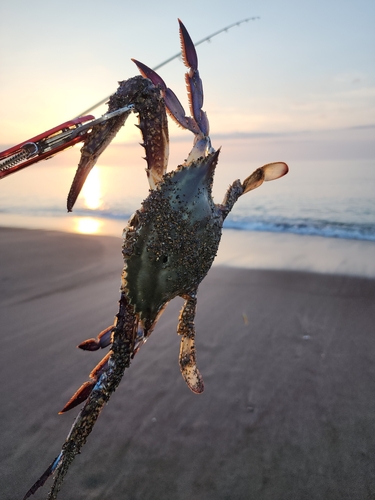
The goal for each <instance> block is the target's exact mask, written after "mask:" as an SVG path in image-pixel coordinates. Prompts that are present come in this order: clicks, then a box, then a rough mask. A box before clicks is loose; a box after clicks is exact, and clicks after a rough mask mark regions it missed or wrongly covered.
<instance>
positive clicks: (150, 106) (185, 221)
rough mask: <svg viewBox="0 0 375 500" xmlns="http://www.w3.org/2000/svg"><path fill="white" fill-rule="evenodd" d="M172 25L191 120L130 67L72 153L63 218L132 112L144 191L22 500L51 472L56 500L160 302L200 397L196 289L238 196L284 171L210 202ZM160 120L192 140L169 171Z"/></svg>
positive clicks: (188, 53) (259, 175)
mask: <svg viewBox="0 0 375 500" xmlns="http://www.w3.org/2000/svg"><path fill="white" fill-rule="evenodd" d="M179 25H180V38H181V46H182V58H183V62H184V64H185V66H186V67H187V68H188V72H187V73H186V75H185V80H186V86H187V93H188V96H189V105H190V112H191V116H190V117H189V116H186V114H185V111H184V109H183V107H182V105H181V103H180V101H179V100H178V98H177V97H176V95H175V94H174V93H173V91H172V90H171V89H169V88H168V87H167V86H166V84H165V83H164V81H163V80H162V78H161V77H160V76H159V75H158V74H157V73H155V72H154V71H153V70H151V69H150V68H148V67H147V66H145V65H144V64H142V63H140V62H139V61H136V60H134V59H133V61H134V62H135V64H136V65H137V66H138V68H139V70H140V72H141V76H136V77H134V78H130V79H128V80H126V81H123V82H120V84H119V88H118V90H117V92H116V93H115V94H113V95H112V96H111V97H110V99H109V109H108V112H109V113H110V112H113V111H115V110H118V109H120V108H124V107H126V106H127V107H128V111H126V112H125V113H122V114H120V115H117V116H114V118H111V119H109V120H107V121H105V122H103V123H100V124H98V125H95V126H94V127H93V129H92V131H91V133H90V134H88V137H87V138H86V140H85V143H84V146H83V148H82V150H81V152H82V155H81V159H80V162H79V165H78V169H77V172H76V175H75V178H74V180H73V184H72V187H71V190H70V192H69V195H68V211H71V210H72V208H73V206H74V203H75V201H76V199H77V197H78V195H79V192H80V190H81V188H82V186H83V184H84V182H85V179H86V177H87V175H88V173H89V172H90V170H91V169H92V167H93V166H94V165H95V163H96V161H97V159H98V157H99V155H100V154H101V153H102V152H103V150H104V149H105V148H106V147H107V146H108V145H109V143H110V142H111V140H112V139H113V138H114V137H115V135H116V133H117V132H118V130H119V129H120V128H121V127H122V126H123V125H124V123H125V120H126V118H127V117H128V116H129V114H130V112H131V111H134V112H136V113H138V117H139V125H138V126H139V128H140V130H141V133H142V136H143V143H142V146H143V147H144V149H145V152H146V157H145V159H146V161H147V169H146V172H147V177H148V181H149V185H150V193H149V196H148V197H147V198H146V199H145V200H144V202H143V203H142V206H141V208H140V209H139V210H137V211H136V212H135V214H134V215H133V216H132V217H131V218H130V220H129V222H128V224H127V226H126V228H125V229H124V233H123V247H122V253H123V258H124V268H123V272H122V276H121V289H120V300H119V311H118V313H117V315H116V317H115V321H114V324H113V325H111V326H109V327H108V328H107V329H105V330H104V331H103V332H101V333H100V334H99V335H98V337H96V338H95V339H89V340H86V341H84V342H82V344H80V346H79V347H80V348H82V349H85V350H97V349H100V348H105V347H108V346H110V351H109V353H108V354H107V355H106V356H105V357H104V358H103V360H102V361H101V362H100V363H99V364H98V366H96V367H95V368H94V370H93V371H92V372H91V373H90V380H89V381H88V382H86V383H84V384H83V385H82V386H81V387H80V388H79V389H78V391H77V392H76V393H75V394H74V395H73V396H72V398H71V399H70V401H68V403H67V404H66V405H65V406H64V408H63V409H62V411H61V413H62V412H65V411H68V410H70V409H71V408H73V407H75V406H77V405H78V404H81V403H83V402H84V401H85V403H84V406H83V408H82V409H81V410H80V412H79V414H78V417H77V418H76V420H75V422H74V424H73V427H72V429H71V431H70V433H69V435H68V437H67V439H66V441H65V443H64V445H63V447H62V450H61V452H60V454H59V455H58V456H57V457H56V458H55V459H54V460H53V462H52V463H51V465H50V466H49V467H48V469H47V470H46V471H45V473H44V474H43V475H42V476H41V478H40V479H39V480H38V481H37V482H36V483H35V484H34V485H33V487H32V488H31V489H30V490H29V491H28V492H27V494H26V495H25V497H24V498H25V499H26V498H28V497H29V496H31V495H32V494H33V493H35V491H36V490H37V489H38V488H39V487H40V486H42V485H43V484H44V483H45V481H46V480H47V479H48V477H49V476H50V475H52V474H54V483H53V486H52V489H51V491H50V494H49V497H48V498H49V499H54V498H56V497H57V493H58V491H59V489H60V487H61V484H62V481H63V479H64V476H65V474H66V473H67V471H68V468H69V466H70V464H71V462H72V461H73V459H74V457H75V455H76V454H78V453H79V452H80V450H81V448H82V446H83V445H84V444H85V442H86V440H87V437H88V435H89V434H90V432H91V430H92V428H93V426H94V424H95V421H96V419H97V417H98V415H99V413H100V411H101V410H102V408H103V406H104V405H105V403H106V402H107V401H108V400H109V398H110V396H111V394H112V392H113V391H114V390H115V389H116V388H117V386H118V384H119V383H120V380H121V378H122V376H123V374H124V371H125V369H126V368H128V367H129V365H130V362H131V359H132V358H133V357H134V355H135V354H136V353H137V352H138V350H139V349H140V347H141V346H142V344H144V343H145V341H146V340H147V338H148V337H149V336H150V334H151V332H152V331H153V329H154V327H155V325H156V323H157V321H158V318H159V317H160V315H161V314H162V312H163V310H164V308H165V307H166V305H167V304H168V302H169V301H170V300H172V299H173V298H174V297H177V296H180V297H182V298H183V299H184V300H185V302H184V305H183V307H182V310H181V312H180V317H179V322H178V328H177V333H178V334H179V335H180V336H181V347H180V353H179V364H180V369H181V373H182V376H183V378H184V380H185V381H186V383H187V385H188V387H189V388H190V389H191V390H192V391H193V392H194V393H201V392H202V391H203V389H204V385H203V379H202V376H201V374H200V372H199V370H198V368H197V363H196V351H195V327H194V317H195V311H196V304H197V290H198V286H199V284H200V283H201V281H202V280H203V278H204V277H205V276H206V274H207V272H208V271H209V269H210V267H211V265H212V263H213V261H214V258H215V256H216V253H217V250H218V246H219V242H220V237H221V231H222V226H223V222H224V220H225V218H226V217H227V215H228V213H229V212H230V211H231V209H232V207H233V205H234V204H235V202H236V201H237V200H238V198H239V197H240V196H242V195H243V194H245V193H247V192H248V191H251V190H253V189H255V188H257V187H259V186H260V185H261V184H262V183H263V181H269V180H273V179H278V178H279V177H282V176H283V175H285V174H286V173H287V172H288V167H287V165H286V164H285V163H283V162H276V163H269V164H267V165H264V166H263V167H261V168H258V169H257V170H255V172H253V173H252V174H251V175H250V176H249V177H247V178H246V179H245V180H244V181H243V182H240V181H239V180H236V181H234V182H233V184H232V185H231V186H230V187H229V188H228V190H227V192H226V194H225V196H224V200H223V202H222V203H220V204H215V203H214V201H213V198H212V194H211V190H212V184H213V177H214V172H215V168H216V165H217V162H218V158H219V153H220V149H219V150H217V151H215V150H214V149H213V147H212V145H211V141H210V137H209V124H208V119H207V115H206V113H205V112H204V111H203V110H202V106H203V87H202V80H201V78H200V76H199V72H198V61H197V55H196V51H195V48H194V44H193V42H192V40H191V38H190V36H189V34H188V32H187V30H186V28H185V26H184V25H183V24H182V22H181V21H179ZM167 113H168V114H169V115H170V116H171V117H172V119H173V120H175V121H176V122H177V123H178V125H180V126H181V127H183V128H184V129H187V130H189V131H190V132H192V133H193V134H194V143H193V148H192V150H191V151H190V153H189V155H188V157H187V159H186V160H185V161H184V163H182V164H181V165H179V166H178V167H177V168H176V170H174V171H172V172H169V173H167V172H166V170H167V163H168V126H167Z"/></svg>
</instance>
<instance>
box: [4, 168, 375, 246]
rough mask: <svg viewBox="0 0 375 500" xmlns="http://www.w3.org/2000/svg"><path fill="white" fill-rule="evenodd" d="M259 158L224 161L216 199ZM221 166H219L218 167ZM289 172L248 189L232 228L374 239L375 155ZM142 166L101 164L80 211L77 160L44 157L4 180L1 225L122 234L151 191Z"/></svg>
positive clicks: (217, 179) (229, 221)
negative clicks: (69, 203) (72, 203)
mask: <svg viewBox="0 0 375 500" xmlns="http://www.w3.org/2000/svg"><path fill="white" fill-rule="evenodd" d="M256 166H257V165H254V166H249V164H245V163H237V164H234V165H231V167H230V169H228V168H227V167H226V166H225V165H223V166H221V165H220V164H219V166H218V169H217V170H218V171H217V173H216V175H215V185H214V198H215V202H217V203H218V202H221V201H222V198H223V196H224V193H225V191H226V189H227V186H228V185H229V183H230V182H231V181H233V180H235V179H236V178H240V179H244V178H245V177H247V176H248V175H249V174H250V173H251V172H252V171H253V170H254V169H255V168H256ZM219 167H220V168H219ZM289 167H290V172H289V174H288V175H287V176H285V177H283V178H282V179H279V180H277V181H273V182H268V183H264V185H262V186H261V187H260V188H259V189H257V190H255V191H253V192H250V193H248V194H246V195H244V196H243V197H242V198H241V199H240V200H239V201H238V202H237V204H236V205H235V207H234V209H233V211H232V212H231V214H230V215H229V216H228V218H227V220H226V222H225V227H227V228H232V229H237V230H242V231H266V232H282V233H294V234H303V235H318V236H324V237H334V238H346V239H355V240H367V241H375V160H358V161H354V160H348V161H342V160H340V161H318V162H314V161H304V162H297V161H294V162H292V163H290V164H289ZM139 169H140V167H139V166H138V165H137V166H132V165H128V166H109V165H99V166H96V167H95V168H94V169H93V171H92V173H91V174H90V176H89V179H88V181H87V185H86V186H85V188H84V191H83V193H82V195H81V196H80V198H79V200H78V202H77V204H76V207H75V209H74V212H73V213H72V214H67V213H66V209H65V204H66V195H67V193H68V190H69V187H70V183H71V180H72V179H73V175H74V172H75V167H71V166H65V165H60V164H56V165H54V164H50V163H49V162H43V163H41V164H37V165H35V166H33V167H30V168H28V169H25V170H23V171H21V172H19V173H17V174H13V175H11V176H9V177H8V178H5V179H2V180H1V181H0V225H2V226H4V225H5V226H18V227H27V228H43V229H58V230H67V231H74V232H82V233H99V234H109V235H116V236H120V235H121V231H122V228H123V227H124V226H125V224H126V221H127V219H128V218H129V216H130V215H131V214H132V213H133V212H134V211H135V210H136V209H137V208H138V207H139V206H140V203H141V201H142V200H143V199H144V198H145V197H146V196H147V193H148V185H147V181H146V176H145V175H144V173H143V172H142V171H141V172H140V171H139Z"/></svg>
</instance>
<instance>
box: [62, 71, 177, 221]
mask: <svg viewBox="0 0 375 500" xmlns="http://www.w3.org/2000/svg"><path fill="white" fill-rule="evenodd" d="M128 105H133V110H134V111H135V112H137V113H139V125H138V127H139V128H140V130H141V132H142V136H143V143H142V146H143V147H144V148H145V152H146V156H145V160H146V161H147V169H146V172H147V177H148V181H149V184H150V188H151V189H155V187H156V186H157V185H158V184H159V182H160V180H161V178H162V177H163V175H164V174H165V172H166V170H167V166H168V155H169V138H168V124H167V116H166V112H165V105H164V102H163V100H162V98H161V96H160V91H159V89H157V88H155V86H154V85H153V84H152V83H151V82H149V81H147V80H144V79H143V78H141V77H139V76H138V77H134V78H129V80H125V81H123V82H120V85H119V88H118V90H117V92H116V93H115V94H113V95H112V96H111V97H110V99H109V103H108V112H112V111H115V110H117V109H120V108H123V107H125V106H128ZM129 114H130V111H129V112H125V113H123V114H121V115H120V116H116V117H114V118H111V119H109V120H107V121H106V122H103V123H100V124H98V125H95V126H94V127H93V128H92V131H91V132H90V134H88V136H87V139H86V140H85V143H84V145H83V147H82V149H81V153H82V154H81V159H80V162H79V165H78V168H77V172H76V174H75V177H74V180H73V183H72V186H71V188H70V191H69V195H68V202H67V208H68V212H71V211H72V209H73V206H74V204H75V202H76V200H77V197H78V195H79V193H80V191H81V189H82V186H83V184H84V183H85V180H86V178H87V176H88V174H89V172H90V170H91V169H92V168H93V166H94V165H95V164H96V162H97V161H98V158H99V156H100V155H101V154H102V152H103V151H104V150H105V149H106V147H107V146H108V145H109V144H110V142H111V141H112V140H113V139H114V138H115V136H116V134H117V132H118V131H119V130H120V128H121V127H122V126H123V125H124V123H125V121H126V119H127V117H128V116H129Z"/></svg>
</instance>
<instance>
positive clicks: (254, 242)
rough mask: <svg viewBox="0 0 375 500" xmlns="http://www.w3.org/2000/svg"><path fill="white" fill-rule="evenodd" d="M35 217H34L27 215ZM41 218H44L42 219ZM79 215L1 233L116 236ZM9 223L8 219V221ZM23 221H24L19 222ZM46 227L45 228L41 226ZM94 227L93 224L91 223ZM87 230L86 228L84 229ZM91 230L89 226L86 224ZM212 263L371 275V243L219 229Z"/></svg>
mask: <svg viewBox="0 0 375 500" xmlns="http://www.w3.org/2000/svg"><path fill="white" fill-rule="evenodd" d="M30 219H33V220H34V219H35V218H30ZM43 219H45V218H43ZM80 219H87V218H82V217H81V218H80V217H72V218H70V220H69V224H68V225H66V224H62V225H61V226H58V227H56V228H54V229H51V228H50V227H53V226H52V223H53V222H54V221H55V218H52V217H51V218H49V219H48V221H47V222H46V221H44V222H43V224H42V226H43V227H41V228H38V227H32V226H31V227H27V228H25V227H18V226H17V225H16V226H7V225H6V226H1V225H0V237H1V232H2V231H6V230H9V229H15V230H21V231H22V230H28V231H47V232H49V231H57V232H61V233H62V234H67V235H81V236H88V237H91V238H104V240H105V239H106V238H109V239H110V238H115V239H116V238H119V239H121V235H122V225H123V224H122V222H121V223H119V222H118V221H116V222H114V221H113V224H112V225H111V224H110V225H109V230H108V232H109V233H111V234H100V233H99V234H90V232H88V233H85V232H84V230H85V227H84V226H81V230H82V231H83V232H82V231H80V230H79V228H80V226H79V221H80ZM10 222H11V221H10ZM23 224H25V222H23ZM45 226H47V227H45ZM94 227H95V226H94ZM86 229H87V228H86ZM88 229H89V230H90V229H91V230H92V227H91V228H90V226H89V227H88ZM213 265H214V266H227V267H241V268H244V269H270V270H289V271H302V272H312V273H319V274H337V275H347V276H357V277H363V278H370V279H374V278H375V242H373V241H363V240H349V239H343V238H328V237H323V236H315V235H314V236H312V235H296V234H291V233H273V232H260V231H259V232H258V231H242V230H236V229H226V228H224V229H223V234H222V238H221V242H220V246H219V250H218V254H217V256H216V258H215V261H214V263H213Z"/></svg>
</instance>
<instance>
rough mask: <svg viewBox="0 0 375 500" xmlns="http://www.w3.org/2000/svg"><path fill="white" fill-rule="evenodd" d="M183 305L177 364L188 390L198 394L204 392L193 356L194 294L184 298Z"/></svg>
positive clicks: (179, 325) (195, 303) (195, 300)
mask: <svg viewBox="0 0 375 500" xmlns="http://www.w3.org/2000/svg"><path fill="white" fill-rule="evenodd" d="M184 298H185V303H184V305H183V307H182V309H181V312H180V317H179V322H178V327H177V333H178V334H179V335H181V346H180V355H179V363H180V370H181V374H182V377H183V378H184V380H185V382H186V383H187V385H188V387H189V389H191V390H192V391H193V392H195V393H197V394H200V393H201V392H203V390H204V384H203V379H202V375H201V374H200V373H199V370H198V368H197V364H196V355H195V326H194V318H195V311H196V306H197V297H196V295H195V294H192V295H187V296H184Z"/></svg>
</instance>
